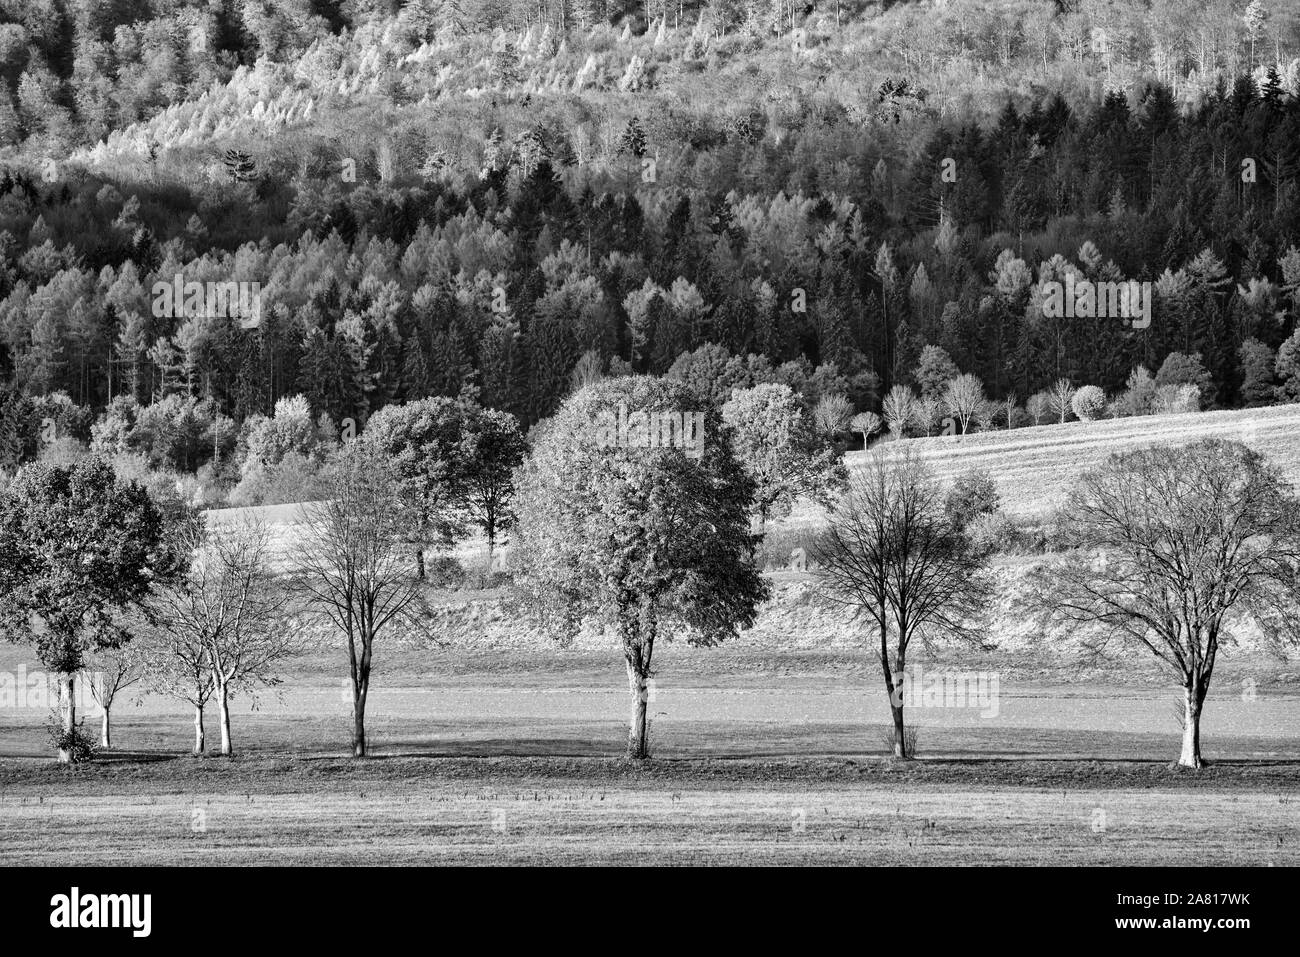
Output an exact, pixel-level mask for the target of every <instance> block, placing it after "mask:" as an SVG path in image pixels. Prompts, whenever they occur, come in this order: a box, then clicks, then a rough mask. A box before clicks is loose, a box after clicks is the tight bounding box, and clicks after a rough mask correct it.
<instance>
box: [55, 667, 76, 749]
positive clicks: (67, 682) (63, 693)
mask: <svg viewBox="0 0 1300 957" xmlns="http://www.w3.org/2000/svg"><path fill="white" fill-rule="evenodd" d="M76 680H77V676H76V674H74V673H72V672H65V673H63V674H60V675H59V697H60V698H62V699H63V700H62V705H63V741H64V745H65V746H64V747H61V748H59V763H60V764H71V763H72V750H71V748H69V747H67V745H69V744H71V740H70V738H71V736H72V734H73V732H74V731H75V730H76V727H77V699H76V698H75V697H73V693H74V691H75V690H76V686H75V682H76Z"/></svg>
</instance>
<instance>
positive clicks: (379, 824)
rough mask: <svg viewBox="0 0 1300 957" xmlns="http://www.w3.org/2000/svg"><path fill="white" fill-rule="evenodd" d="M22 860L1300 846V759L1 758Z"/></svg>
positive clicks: (1015, 859) (911, 860)
mask: <svg viewBox="0 0 1300 957" xmlns="http://www.w3.org/2000/svg"><path fill="white" fill-rule="evenodd" d="M0 779H2V780H3V789H2V791H0V863H3V864H49V865H73V864H108V865H112V864H127V863H130V864H199V865H218V864H280V865H318V864H379V863H382V864H446V863H455V864H488V865H499V864H524V863H563V864H595V863H615V864H669V863H673V864H720V863H740V864H767V863H774V864H777V863H779V864H794V863H823V864H876V865H884V864H971V865H985V864H997V863H1015V864H1035V863H1053V864H1107V863H1112V862H1115V861H1122V862H1124V863H1126V864H1145V863H1149V864H1250V865H1273V864H1277V865H1284V864H1291V865H1294V864H1297V863H1300V834H1298V833H1297V828H1296V821H1297V809H1298V808H1300V763H1296V762H1293V761H1283V762H1248V763H1229V762H1224V763H1221V764H1219V765H1216V766H1214V767H1212V768H1209V769H1207V770H1206V771H1205V772H1202V773H1201V774H1189V773H1186V772H1179V771H1176V770H1174V769H1172V768H1170V767H1169V765H1168V764H1167V763H1164V762H1135V761H1128V762H1086V761H1085V762H1069V761H994V762H983V761H956V762H954V761H947V762H945V761H927V760H922V761H917V762H910V763H907V764H902V765H900V764H895V763H893V762H889V761H886V760H862V761H852V760H849V761H845V760H825V759H808V760H797V759H794V760H790V759H787V760H780V761H754V760H746V759H736V760H707V759H705V760H701V759H686V760H656V761H652V762H651V763H649V764H648V765H645V766H635V765H631V764H628V763H626V762H623V761H620V760H614V759H585V758H576V759H575V758H570V759H561V758H549V759H541V758H492V759H458V758H449V759H427V758H388V759H385V758H379V759H373V760H369V761H366V762H355V761H349V760H346V759H337V758H321V759H303V758H292V757H288V756H285V757H280V758H272V757H266V756H263V757H257V758H252V759H239V758H236V759H234V760H229V761H227V760H221V759H212V758H209V759H193V758H168V759H162V760H152V761H140V760H124V761H117V762H105V763H102V764H97V765H94V766H90V767H86V768H81V769H77V770H75V771H72V772H69V771H66V770H64V769H59V768H55V767H52V766H50V765H48V764H44V763H33V762H13V761H10V762H5V763H0Z"/></svg>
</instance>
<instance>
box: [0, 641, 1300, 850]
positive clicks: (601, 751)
mask: <svg viewBox="0 0 1300 957" xmlns="http://www.w3.org/2000/svg"><path fill="white" fill-rule="evenodd" d="M14 650H15V649H12V648H8V649H5V652H6V655H5V658H6V659H11V658H12V652H13V651H14ZM976 664H978V662H971V661H969V660H951V661H948V662H946V663H945V662H936V663H935V664H934V667H936V668H938V667H945V666H946V667H949V668H970V667H973V666H974V665H976ZM342 674H343V659H342V657H341V653H338V652H335V653H332V654H331V653H328V652H324V653H322V654H320V655H318V656H313V657H312V658H310V659H307V660H305V661H303V662H300V667H299V668H298V669H297V670H296V672H295V673H294V674H293V675H291V676H290V677H289V680H288V681H287V682H286V685H285V687H284V688H282V689H280V692H279V694H277V695H271V696H265V697H263V699H262V700H261V701H260V702H259V704H258V707H257V709H256V710H253V709H252V707H251V705H250V703H249V702H247V701H242V702H238V703H237V706H236V709H235V716H234V735H235V745H236V749H237V751H238V753H237V755H236V757H235V758H234V759H233V760H227V759H222V758H219V757H215V756H209V757H206V758H195V757H191V756H189V755H187V754H186V753H185V752H186V751H187V749H188V748H189V747H190V744H191V741H192V733H193V732H192V724H191V715H190V714H189V713H187V712H186V711H185V710H184V709H182V708H180V707H177V706H176V705H174V704H172V703H170V702H167V701H165V700H161V699H157V698H153V697H150V698H148V699H147V700H145V701H144V703H143V704H141V705H139V706H127V707H123V708H121V709H119V715H118V717H117V720H116V721H115V725H114V727H115V740H116V743H117V745H118V748H119V749H120V750H116V751H113V752H110V753H106V754H104V755H102V756H101V758H100V760H98V761H96V762H95V763H94V764H93V765H91V766H86V767H81V768H77V769H74V770H69V769H66V768H60V767H57V766H55V765H54V764H53V762H52V761H51V760H50V758H49V756H48V752H47V751H46V750H45V741H44V734H43V728H42V720H43V716H42V715H39V714H33V713H26V714H22V713H19V712H18V711H14V710H7V711H0V862H2V863H6V864H20V863H42V864H56V863H65V864H72V863H83V862H84V863H104V864H115V863H120V864H125V863H174V864H179V863H186V864H252V863H277V864H333V863H339V864H348V863H354V864H361V863H404V864H417V863H460V864H507V863H621V864H640V863H689V864H700V863H830V864H835V863H844V864H848V863H871V864H892V863H911V864H941V863H942V864H990V863H1035V862H1039V863H1047V862H1052V863H1061V862H1071V863H1093V864H1102V863H1107V862H1110V861H1115V860H1121V861H1124V862H1125V863H1143V862H1146V863H1175V864H1191V863H1206V862H1208V863H1219V864H1228V863H1237V864H1269V863H1276V864H1284V863H1285V864H1295V863H1300V852H1298V851H1297V844H1298V843H1300V813H1298V810H1297V808H1298V802H1300V685H1298V684H1297V677H1300V676H1297V675H1296V674H1294V673H1292V672H1288V671H1285V670H1282V669H1280V668H1278V667H1270V666H1267V665H1265V664H1262V663H1252V662H1238V663H1236V664H1232V663H1229V664H1227V665H1225V668H1224V671H1223V675H1222V681H1221V683H1220V685H1219V687H1218V689H1217V690H1218V692H1219V694H1218V696H1217V697H1216V696H1215V695H1212V696H1211V699H1210V702H1209V704H1208V705H1207V712H1206V719H1205V730H1204V741H1205V749H1206V754H1207V758H1208V759H1209V760H1210V761H1211V762H1212V764H1211V766H1210V767H1209V768H1208V769H1207V770H1206V771H1205V772H1202V773H1201V774H1199V775H1196V774H1189V773H1186V772H1179V771H1176V770H1173V769H1172V768H1171V767H1170V763H1171V759H1172V757H1173V756H1174V754H1175V752H1176V748H1177V743H1178V734H1179V729H1178V724H1177V721H1176V718H1175V715H1174V709H1173V703H1174V697H1175V694H1174V691H1175V689H1172V688H1170V687H1169V686H1168V684H1167V683H1166V682H1162V681H1161V680H1160V679H1159V676H1158V675H1156V674H1153V673H1151V672H1150V671H1149V670H1143V669H1135V670H1134V671H1132V672H1116V673H1112V674H1110V675H1109V676H1103V675H1101V674H1099V673H1096V672H1083V671H1078V672H1074V673H1071V672H1069V671H1068V670H1066V669H1061V668H1059V667H1055V666H1053V665H1052V664H1051V663H1050V662H1049V661H1046V660H1032V659H1029V658H1024V657H1022V658H1020V659H1018V660H1016V661H1015V662H1013V663H1011V664H1010V666H1009V667H1007V668H1005V669H1004V671H1002V672H1001V673H1000V675H999V677H1000V686H999V696H998V699H997V700H998V707H997V709H996V711H997V713H996V714H991V713H990V711H991V709H989V708H987V707H984V708H979V707H967V708H957V707H952V708H949V707H933V708H925V707H918V708H914V709H912V711H911V715H910V719H911V720H912V721H913V722H914V723H915V724H916V725H917V726H918V727H919V729H920V731H919V733H920V737H919V752H920V755H921V758H920V760H918V761H915V762H911V763H909V764H904V765H900V764H897V763H895V762H892V761H889V760H887V759H885V758H883V757H882V755H883V753H884V743H883V739H884V733H885V726H886V722H887V720H888V710H887V707H886V699H885V697H884V692H883V689H882V688H881V687H880V681H879V676H878V675H877V674H876V673H875V671H874V669H873V667H872V665H871V663H870V661H869V660H867V659H866V657H865V656H854V655H851V654H846V653H836V654H815V653H792V654H788V655H787V654H780V653H774V652H770V651H768V652H749V651H745V650H742V649H739V648H732V649H699V650H696V649H685V648H682V649H678V648H671V649H668V650H667V651H666V653H664V654H663V656H662V658H661V661H660V674H659V677H658V678H657V679H656V682H655V689H654V697H653V700H652V703H651V714H652V716H653V721H654V724H653V747H654V750H655V758H654V759H653V760H652V761H651V762H650V763H649V765H648V766H646V767H637V766H635V765H631V764H628V763H627V762H625V761H623V760H622V759H621V757H620V754H621V751H622V747H623V737H624V733H625V724H624V721H625V715H626V710H627V695H626V690H625V685H624V683H623V676H622V673H621V667H620V664H619V661H618V659H617V654H616V652H615V651H614V650H613V649H610V650H609V651H608V652H604V653H597V652H590V651H585V652H572V653H556V654H552V655H549V656H537V655H533V654H529V655H524V654H521V653H510V652H497V653H493V654H464V653H457V652H454V651H443V652H441V653H439V652H427V651H413V650H405V651H402V650H397V649H393V650H390V652H389V654H388V656H387V658H381V659H380V674H379V675H378V676H377V678H376V681H377V685H376V688H375V691H374V693H373V695H372V698H371V703H370V715H371V717H370V721H369V728H370V739H371V745H372V754H373V757H372V758H371V759H369V760H367V761H365V762H356V761H352V760H350V759H348V758H347V757H346V753H347V744H348V732H349V721H348V705H347V704H346V702H345V700H344V696H343V694H342V693H341V691H342V689H341V676H342ZM1248 682H1250V683H1251V684H1250V685H1249V687H1251V688H1253V690H1254V694H1253V695H1244V694H1243V693H1242V691H1241V689H1242V688H1244V687H1247V683H1248ZM91 720H92V721H93V720H94V719H93V717H92V719H91ZM216 732H217V728H216V726H215V723H214V721H213V720H211V719H210V720H209V723H208V735H209V744H210V745H215V742H216Z"/></svg>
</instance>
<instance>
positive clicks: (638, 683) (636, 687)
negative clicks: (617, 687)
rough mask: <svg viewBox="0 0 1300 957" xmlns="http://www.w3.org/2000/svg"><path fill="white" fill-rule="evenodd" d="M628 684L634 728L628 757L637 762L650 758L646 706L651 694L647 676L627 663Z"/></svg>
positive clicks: (630, 731)
mask: <svg viewBox="0 0 1300 957" xmlns="http://www.w3.org/2000/svg"><path fill="white" fill-rule="evenodd" d="M627 683H628V688H629V689H630V690H631V692H632V726H631V729H630V730H629V731H628V736H627V756H628V757H629V758H632V759H633V760H635V761H644V760H645V759H646V758H648V757H650V742H649V727H648V725H647V723H646V704H647V702H648V700H649V697H650V695H649V692H648V690H647V686H646V676H645V674H644V673H643V672H642V670H641V669H638V668H636V667H635V666H634V665H633V664H632V662H630V661H629V662H628V663H627Z"/></svg>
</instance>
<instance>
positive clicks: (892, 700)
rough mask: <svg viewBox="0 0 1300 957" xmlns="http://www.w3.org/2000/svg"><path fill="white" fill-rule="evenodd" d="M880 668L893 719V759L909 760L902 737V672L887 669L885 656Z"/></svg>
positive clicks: (887, 661) (900, 670)
mask: <svg viewBox="0 0 1300 957" xmlns="http://www.w3.org/2000/svg"><path fill="white" fill-rule="evenodd" d="M880 666H881V669H882V670H883V671H884V672H885V691H887V692H888V693H889V712H890V714H891V715H892V716H893V719H894V757H896V758H910V757H911V755H910V754H908V753H907V739H906V738H905V737H904V736H903V705H904V701H903V686H902V680H903V672H902V669H901V668H900V669H899V671H898V673H897V674H895V673H894V671H893V670H892V669H891V668H890V667H889V659H888V658H887V657H886V656H885V655H883V654H882V655H881V656H880Z"/></svg>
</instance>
